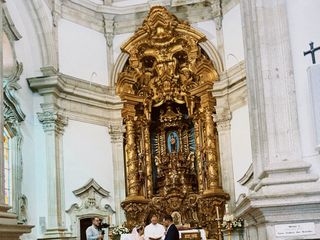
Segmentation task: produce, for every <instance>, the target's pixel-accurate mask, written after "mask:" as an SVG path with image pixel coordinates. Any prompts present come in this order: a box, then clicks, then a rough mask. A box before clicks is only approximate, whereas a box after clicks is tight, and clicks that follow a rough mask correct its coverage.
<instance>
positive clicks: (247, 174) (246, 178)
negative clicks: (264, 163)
mask: <svg viewBox="0 0 320 240" xmlns="http://www.w3.org/2000/svg"><path fill="white" fill-rule="evenodd" d="M252 178H253V165H252V163H251V164H250V166H249V168H248V169H247V171H246V172H245V174H244V175H243V176H242V177H241V178H240V179H239V180H238V181H237V182H238V183H240V184H241V185H243V186H244V185H247V183H248V182H249V181H250V180H252Z"/></svg>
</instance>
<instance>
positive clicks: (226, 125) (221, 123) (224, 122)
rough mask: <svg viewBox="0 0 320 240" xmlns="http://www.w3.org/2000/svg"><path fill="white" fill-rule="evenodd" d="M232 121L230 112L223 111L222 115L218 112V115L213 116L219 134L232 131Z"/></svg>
mask: <svg viewBox="0 0 320 240" xmlns="http://www.w3.org/2000/svg"><path fill="white" fill-rule="evenodd" d="M231 119H232V114H231V112H230V111H229V110H226V111H223V112H221V113H219V112H217V113H216V114H213V121H214V122H215V123H216V124H217V129H218V132H221V131H224V130H230V127H231V124H230V121H231Z"/></svg>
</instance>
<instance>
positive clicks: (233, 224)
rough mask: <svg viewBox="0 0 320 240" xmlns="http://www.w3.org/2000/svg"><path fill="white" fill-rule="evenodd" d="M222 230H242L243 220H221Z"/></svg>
mask: <svg viewBox="0 0 320 240" xmlns="http://www.w3.org/2000/svg"><path fill="white" fill-rule="evenodd" d="M221 227H222V228H223V229H228V228H231V229H240V228H243V227H244V225H243V219H242V218H230V219H223V222H222V224H221Z"/></svg>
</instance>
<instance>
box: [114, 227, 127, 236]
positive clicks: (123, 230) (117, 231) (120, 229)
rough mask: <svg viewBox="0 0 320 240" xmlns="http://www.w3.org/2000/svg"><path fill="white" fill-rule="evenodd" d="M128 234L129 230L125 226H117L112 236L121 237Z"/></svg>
mask: <svg viewBox="0 0 320 240" xmlns="http://www.w3.org/2000/svg"><path fill="white" fill-rule="evenodd" d="M126 233H129V229H128V228H126V227H124V226H116V227H114V228H113V229H112V236H119V235H121V234H126Z"/></svg>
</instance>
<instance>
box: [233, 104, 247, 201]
mask: <svg viewBox="0 0 320 240" xmlns="http://www.w3.org/2000/svg"><path fill="white" fill-rule="evenodd" d="M231 147H232V162H233V172H234V181H235V182H234V185H235V199H236V200H237V199H238V197H239V195H240V194H241V193H247V191H248V190H247V188H246V187H244V186H242V185H241V184H240V183H238V180H239V179H240V178H242V177H243V176H244V174H245V173H246V171H247V170H248V169H249V166H250V164H251V163H252V154H251V140H250V125H249V112H248V105H245V106H242V107H240V108H238V109H236V110H234V111H233V112H232V119H231Z"/></svg>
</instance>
